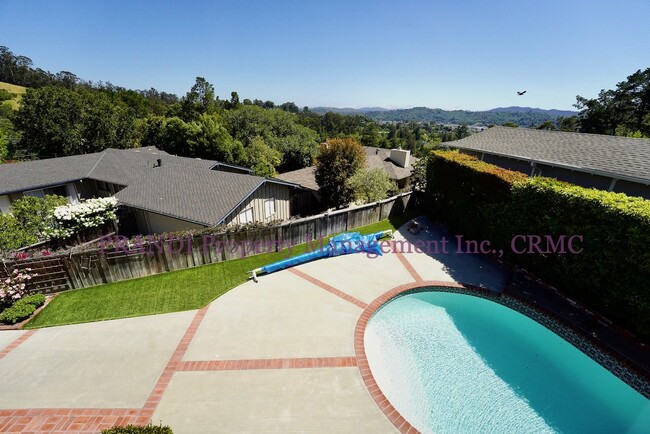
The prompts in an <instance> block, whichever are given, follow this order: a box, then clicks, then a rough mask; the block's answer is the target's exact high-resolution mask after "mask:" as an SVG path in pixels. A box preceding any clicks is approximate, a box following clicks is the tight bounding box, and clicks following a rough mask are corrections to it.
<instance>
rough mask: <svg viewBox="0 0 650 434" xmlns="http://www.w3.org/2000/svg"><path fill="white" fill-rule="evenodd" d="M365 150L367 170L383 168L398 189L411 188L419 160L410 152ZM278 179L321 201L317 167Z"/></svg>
mask: <svg viewBox="0 0 650 434" xmlns="http://www.w3.org/2000/svg"><path fill="white" fill-rule="evenodd" d="M363 150H364V151H365V153H366V169H368V170H370V169H375V168H381V169H383V170H384V171H385V172H386V173H387V174H388V177H389V178H390V179H392V180H394V181H395V182H396V184H397V186H398V188H400V189H403V188H406V187H408V186H409V183H410V179H411V173H412V172H413V165H414V164H415V162H416V161H417V158H415V157H412V156H411V152H410V151H406V150H403V149H384V148H372V147H370V146H364V147H363ZM277 177H278V179H281V180H284V181H287V182H291V183H294V184H298V185H300V186H301V187H304V188H306V189H309V190H311V191H313V192H314V193H315V194H316V197H317V198H318V199H319V200H320V194H319V193H318V184H317V183H316V167H314V166H311V167H305V168H304V169H299V170H294V171H291V172H285V173H281V174H279V175H278V176H277Z"/></svg>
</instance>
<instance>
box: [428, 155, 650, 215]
mask: <svg viewBox="0 0 650 434" xmlns="http://www.w3.org/2000/svg"><path fill="white" fill-rule="evenodd" d="M431 154H432V155H433V157H434V158H441V159H444V160H445V161H447V162H450V163H453V164H457V165H460V166H464V167H467V168H469V169H471V170H473V171H476V172H479V173H486V174H491V175H494V176H496V177H498V178H499V179H501V180H503V181H506V182H507V183H509V184H511V185H512V186H513V187H514V188H518V189H529V190H530V189H532V190H537V191H539V190H547V191H550V192H553V193H555V194H558V195H562V196H564V197H565V198H566V199H567V200H574V201H575V200H582V201H596V202H598V203H599V205H600V206H601V207H602V208H603V209H606V210H608V211H615V212H620V213H622V214H626V215H629V216H633V217H635V218H638V219H642V220H644V221H646V222H650V200H647V199H644V198H642V197H631V196H628V195H626V194H624V193H614V192H610V191H604V190H598V189H595V188H586V187H581V186H578V185H574V184H570V183H568V182H563V181H558V180H557V179H553V178H547V177H543V176H536V177H532V178H531V177H528V176H526V175H525V174H523V173H520V172H515V171H512V170H507V169H503V168H500V167H498V166H495V165H493V164H489V163H485V162H483V161H481V160H479V159H477V158H476V157H473V156H471V155H467V154H462V153H460V152H458V151H441V150H437V151H432V152H431Z"/></svg>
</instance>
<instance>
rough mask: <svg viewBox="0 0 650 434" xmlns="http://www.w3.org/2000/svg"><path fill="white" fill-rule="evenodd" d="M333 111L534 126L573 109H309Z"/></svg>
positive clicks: (381, 119) (409, 119) (412, 119)
mask: <svg viewBox="0 0 650 434" xmlns="http://www.w3.org/2000/svg"><path fill="white" fill-rule="evenodd" d="M328 110H329V111H335V112H336V113H344V114H363V115H365V116H367V117H369V118H370V119H373V120H375V121H378V122H435V123H439V124H466V125H473V124H482V125H490V124H496V125H502V124H504V123H506V122H514V123H516V124H517V125H520V126H522V127H535V126H537V125H539V124H541V123H543V122H546V121H555V120H556V119H557V118H558V117H562V116H563V117H568V116H574V115H576V114H577V112H572V111H567V110H544V109H539V108H531V107H499V108H495V109H492V110H487V111H478V112H475V111H469V110H443V109H432V108H428V107H413V108H410V109H398V110H387V109H375V108H371V109H345V108H343V109H331V108H328V107H315V108H313V109H312V111H315V112H317V113H325V112H326V111H328Z"/></svg>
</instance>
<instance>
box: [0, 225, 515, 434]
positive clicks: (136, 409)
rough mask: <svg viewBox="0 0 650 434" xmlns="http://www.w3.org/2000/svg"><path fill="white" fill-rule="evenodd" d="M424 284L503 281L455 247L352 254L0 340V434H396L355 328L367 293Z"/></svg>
mask: <svg viewBox="0 0 650 434" xmlns="http://www.w3.org/2000/svg"><path fill="white" fill-rule="evenodd" d="M421 223H423V224H427V223H428V222H426V221H425V220H422V221H421ZM441 236H443V233H442V232H440V231H439V230H437V229H435V228H434V227H432V226H431V227H428V228H427V230H423V231H422V232H421V233H420V234H418V235H412V234H410V233H408V232H406V231H405V230H400V231H399V232H398V233H397V234H396V240H404V239H408V240H410V241H416V240H418V239H421V240H427V239H439V238H440V237H441ZM423 280H435V281H445V282H464V283H471V284H474V285H477V286H484V287H488V288H491V289H494V290H502V289H503V286H504V284H505V282H506V273H505V271H504V270H502V269H500V268H499V266H498V265H496V263H494V262H492V261H491V260H488V259H486V258H483V257H478V256H475V255H454V254H453V252H450V253H449V254H446V255H443V254H438V255H436V254H427V253H408V252H405V253H402V254H396V253H392V252H391V253H387V254H385V255H384V256H381V257H378V258H374V259H371V258H368V257H367V256H366V255H365V254H356V255H348V256H341V257H335V258H329V259H323V260H319V261H315V262H312V263H308V264H304V265H301V266H298V267H294V268H293V269H289V270H284V271H281V272H277V273H275V274H271V275H268V276H262V277H260V279H259V282H258V283H254V282H252V281H249V282H247V283H245V284H243V285H241V286H239V287H237V288H235V289H233V290H231V291H229V292H228V293H226V294H225V295H223V296H221V297H220V298H218V299H217V300H216V301H214V302H213V303H211V304H210V305H209V306H207V307H205V308H203V309H200V310H198V311H188V312H178V313H172V314H165V315H156V316H148V317H139V318H130V319H123V320H114V321H105V322H99V323H91V324H80V325H70V326H63V327H54V328H50V329H41V330H35V331H28V332H23V331H9V332H0V378H2V380H0V383H1V386H0V432H50V433H57V432H98V431H99V430H100V429H102V428H107V427H110V426H112V425H114V424H126V423H142V424H144V423H147V422H148V421H149V420H151V421H152V422H153V423H154V424H158V423H162V424H165V425H170V426H171V427H172V429H173V430H174V432H175V433H181V434H182V433H214V432H260V431H264V432H337V433H345V432H350V433H351V432H397V428H396V426H395V425H394V423H392V422H391V420H389V418H388V417H387V415H386V414H385V413H384V411H382V408H380V407H379V406H378V405H377V403H376V402H375V400H374V399H373V395H372V394H371V392H370V391H369V390H368V388H367V387H366V384H364V381H363V379H362V374H361V371H360V368H359V366H358V364H357V359H356V357H355V326H356V324H357V321H358V320H359V317H360V316H361V314H362V312H363V310H364V308H365V307H366V306H367V305H368V304H369V303H371V302H372V301H373V300H374V299H376V298H377V297H379V296H380V295H382V294H384V293H385V292H387V291H389V290H391V289H393V288H395V287H398V286H400V285H403V284H408V283H413V282H415V281H423Z"/></svg>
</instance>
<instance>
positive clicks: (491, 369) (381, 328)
mask: <svg viewBox="0 0 650 434" xmlns="http://www.w3.org/2000/svg"><path fill="white" fill-rule="evenodd" d="M364 344H365V353H366V357H367V359H368V363H369V365H370V369H371V371H372V374H373V376H374V378H375V381H376V382H377V384H378V386H379V387H380V389H381V391H382V392H383V393H384V395H385V396H386V398H388V400H389V401H390V402H391V404H392V405H393V406H394V407H395V408H396V409H397V411H399V412H400V413H401V415H402V416H403V417H404V418H405V419H406V420H407V421H408V422H410V423H411V425H413V426H414V427H415V428H417V429H418V430H420V431H422V432H435V433H473V432H477V433H478V432H481V433H484V432H494V433H532V432H535V433H546V432H567V433H573V432H575V433H585V432H589V433H596V432H602V433H637V432H638V433H641V432H643V433H647V432H650V429H649V427H650V400H648V399H646V398H645V397H644V396H643V395H641V394H640V393H638V392H637V391H635V390H634V389H632V388H631V387H630V386H628V385H627V384H625V383H624V382H623V381H622V380H620V379H619V378H618V377H616V376H615V375H613V374H612V373H611V372H609V371H608V370H607V369H605V368H604V367H602V366H601V365H599V364H598V363H596V362H595V361H593V360H592V359H591V358H589V357H588V356H586V355H585V354H584V353H582V352H581V351H580V350H578V349H577V348H575V347H574V346H572V345H571V344H569V343H568V342H567V341H565V340H564V339H562V338H561V337H559V336H557V335H556V334H554V333H553V332H551V331H550V330H548V329H547V328H545V327H544V326H542V325H541V324H539V323H537V322H535V321H533V320H532V319H530V318H528V317H527V316H524V315H522V314H520V313H519V312H516V311H514V310H512V309H509V308H507V307H505V306H503V305H501V304H498V303H495V302H492V301H490V300H486V299H483V298H479V297H474V296H471V295H464V294H457V293H449V292H438V291H427V292H418V293H412V294H408V295H404V296H401V297H398V298H396V299H393V300H392V301H389V302H388V303H387V304H385V305H384V306H383V307H381V308H380V310H378V311H377V312H376V313H375V315H374V316H373V317H372V318H371V319H370V320H369V321H368V324H367V327H366V331H365V334H364Z"/></svg>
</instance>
